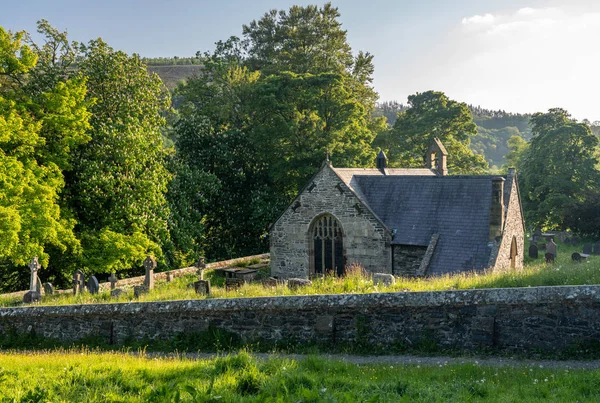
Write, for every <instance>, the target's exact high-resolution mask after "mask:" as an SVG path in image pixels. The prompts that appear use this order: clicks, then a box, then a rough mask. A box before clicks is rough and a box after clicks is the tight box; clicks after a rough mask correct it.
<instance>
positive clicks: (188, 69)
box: [148, 64, 202, 90]
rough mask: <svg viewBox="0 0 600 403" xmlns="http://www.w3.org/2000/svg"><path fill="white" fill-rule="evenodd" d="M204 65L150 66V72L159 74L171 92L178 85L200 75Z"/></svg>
mask: <svg viewBox="0 0 600 403" xmlns="http://www.w3.org/2000/svg"><path fill="white" fill-rule="evenodd" d="M201 68H202V65H199V64H189V65H158V66H153V65H149V66H148V71H150V72H152V73H156V74H158V76H159V77H160V79H161V80H162V81H163V83H165V85H166V86H167V88H168V89H169V90H173V89H174V88H175V87H176V86H177V84H179V83H180V82H184V81H186V80H187V79H188V78H190V77H191V76H193V75H194V74H196V73H198V72H199V71H200V69H201Z"/></svg>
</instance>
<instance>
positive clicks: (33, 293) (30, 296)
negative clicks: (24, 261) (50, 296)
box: [23, 257, 42, 303]
mask: <svg viewBox="0 0 600 403" xmlns="http://www.w3.org/2000/svg"><path fill="white" fill-rule="evenodd" d="M39 269H40V263H39V262H38V258H37V257H34V258H33V259H31V262H30V263H29V270H31V278H30V279H29V291H27V292H26V293H25V295H23V302H25V303H32V302H40V301H41V300H42V294H41V293H40V292H39V291H38V288H37V287H38V281H39V278H38V274H37V273H38V270H39Z"/></svg>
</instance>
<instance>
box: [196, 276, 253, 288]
mask: <svg viewBox="0 0 600 403" xmlns="http://www.w3.org/2000/svg"><path fill="white" fill-rule="evenodd" d="M194 284H195V283H194ZM243 285H244V280H242V279H240V278H226V279H225V291H229V290H237V289H238V288H240V287H241V286H243Z"/></svg>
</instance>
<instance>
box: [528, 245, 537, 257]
mask: <svg viewBox="0 0 600 403" xmlns="http://www.w3.org/2000/svg"><path fill="white" fill-rule="evenodd" d="M529 257H530V258H532V259H537V258H538V247H537V245H536V244H534V243H532V244H531V245H529Z"/></svg>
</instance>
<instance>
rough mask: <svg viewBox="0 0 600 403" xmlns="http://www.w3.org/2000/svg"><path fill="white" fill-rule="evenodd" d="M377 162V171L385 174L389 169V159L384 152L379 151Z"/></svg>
mask: <svg viewBox="0 0 600 403" xmlns="http://www.w3.org/2000/svg"><path fill="white" fill-rule="evenodd" d="M375 162H376V163H377V169H379V170H380V171H381V172H383V173H384V174H385V169H386V168H387V157H386V156H385V153H384V152H383V150H381V151H379V154H377V158H376V159H375Z"/></svg>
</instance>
